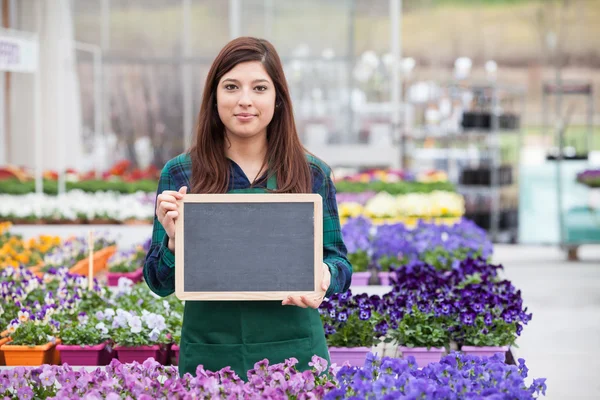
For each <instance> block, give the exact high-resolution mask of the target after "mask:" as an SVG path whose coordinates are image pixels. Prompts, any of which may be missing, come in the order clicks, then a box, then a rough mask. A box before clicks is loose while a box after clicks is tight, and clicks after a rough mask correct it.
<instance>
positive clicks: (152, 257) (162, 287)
mask: <svg viewBox="0 0 600 400" xmlns="http://www.w3.org/2000/svg"><path fill="white" fill-rule="evenodd" d="M164 190H179V188H177V187H176V186H175V183H174V182H173V179H172V177H171V174H170V172H169V165H168V164H167V165H165V167H164V168H163V170H162V171H161V174H160V179H159V182H158V190H157V192H156V198H158V195H159V194H160V193H162V192H163V191H164ZM168 244H169V236H168V235H167V234H166V232H165V230H164V228H163V226H162V224H161V223H160V222H159V221H158V218H157V216H156V200H155V202H154V222H153V227H152V243H151V245H150V249H149V250H148V254H147V255H146V259H145V261H144V280H145V281H146V284H147V285H148V287H149V288H150V290H152V291H153V292H154V293H156V294H157V295H159V296H161V297H166V296H168V295H170V294H172V293H173V292H174V291H175V255H174V254H173V252H172V251H171V250H169V247H168Z"/></svg>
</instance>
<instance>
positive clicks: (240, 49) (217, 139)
mask: <svg viewBox="0 0 600 400" xmlns="http://www.w3.org/2000/svg"><path fill="white" fill-rule="evenodd" d="M248 61H260V62H261V63H262V64H263V66H264V68H265V70H266V71H267V73H268V74H269V76H270V77H271V79H272V80H273V84H274V85H275V91H276V100H275V104H276V107H275V113H274V115H273V119H272V120H271V123H270V124H269V126H268V127H267V146H268V150H267V159H266V160H265V165H268V166H269V169H268V171H269V172H268V173H269V175H272V174H277V192H281V193H310V192H312V187H311V186H312V179H311V172H310V167H309V164H308V161H307V159H306V151H305V149H304V147H303V146H302V143H301V142H300V138H299V137H298V133H297V130H296V124H295V122H294V113H293V111H292V102H291V99H290V94H289V90H288V86H287V81H286V79H285V76H284V73H283V68H282V65H281V60H280V59H279V55H278V54H277V52H276V51H275V48H274V47H273V46H272V45H271V43H269V42H268V41H266V40H263V39H257V38H251V37H241V38H237V39H234V40H232V41H231V42H229V43H228V44H227V45H226V46H225V47H224V48H223V49H222V50H221V52H220V53H219V55H218V56H217V58H216V59H215V61H214V62H213V64H212V66H211V68H210V71H209V72H208V76H207V78H206V85H205V86H204V93H203V95H202V105H201V106H200V113H199V115H198V127H197V130H196V138H195V142H194V144H193V145H192V147H191V148H190V150H189V153H190V157H191V161H192V176H191V182H190V183H191V192H192V193H225V192H227V190H228V187H229V168H230V164H229V162H228V160H227V157H226V156H225V126H224V125H223V122H222V121H221V119H220V118H219V113H218V111H217V107H216V102H217V95H216V90H217V85H218V83H219V80H220V79H221V78H222V77H223V75H225V74H226V73H227V72H229V71H230V70H231V69H233V68H234V67H235V66H236V65H237V64H239V63H243V62H248Z"/></svg>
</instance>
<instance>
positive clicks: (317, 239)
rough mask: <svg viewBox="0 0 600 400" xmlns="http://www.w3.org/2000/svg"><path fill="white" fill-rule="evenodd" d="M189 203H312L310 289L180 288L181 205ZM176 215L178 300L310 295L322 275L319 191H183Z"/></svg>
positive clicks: (182, 246)
mask: <svg viewBox="0 0 600 400" xmlns="http://www.w3.org/2000/svg"><path fill="white" fill-rule="evenodd" d="M190 203H313V205H314V208H313V210H314V277H315V278H314V291H312V292H305V291H302V292H299V291H287V292H281V291H266V292H265V291H260V292H259V291H254V292H237V291H232V292H191V291H185V289H184V276H185V271H184V269H185V265H184V254H185V248H184V242H185V241H184V239H183V237H184V224H185V218H184V215H185V208H186V204H190ZM177 205H178V212H179V217H178V218H177V221H176V222H175V237H176V240H175V295H176V296H177V298H179V299H180V300H249V301H261V300H283V299H285V298H287V297H288V296H290V295H291V296H301V295H307V296H309V297H310V296H314V295H315V294H317V293H320V294H323V293H322V290H321V289H320V286H321V279H322V275H323V268H324V266H323V200H322V197H321V196H320V195H319V194H312V193H311V194H304V193H302V194H285V193H270V194H269V193H253V194H241V193H240V194H186V195H184V196H183V199H182V200H179V201H177Z"/></svg>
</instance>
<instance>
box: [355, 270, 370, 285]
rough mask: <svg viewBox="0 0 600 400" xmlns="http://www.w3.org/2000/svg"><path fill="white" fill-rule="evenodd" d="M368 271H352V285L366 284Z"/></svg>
mask: <svg viewBox="0 0 600 400" xmlns="http://www.w3.org/2000/svg"><path fill="white" fill-rule="evenodd" d="M369 278H371V273H370V272H354V273H352V286H368V285H369Z"/></svg>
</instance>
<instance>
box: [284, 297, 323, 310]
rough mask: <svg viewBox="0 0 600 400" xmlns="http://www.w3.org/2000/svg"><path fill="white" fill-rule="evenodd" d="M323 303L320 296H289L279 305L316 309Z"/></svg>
mask: <svg viewBox="0 0 600 400" xmlns="http://www.w3.org/2000/svg"><path fill="white" fill-rule="evenodd" d="M322 301H323V297H322V296H320V295H318V294H317V295H315V296H313V297H309V296H289V297H288V298H287V299H285V300H283V302H282V303H281V304H282V305H284V306H297V307H302V308H308V307H311V308H318V307H319V306H320V305H321V302H322Z"/></svg>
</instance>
